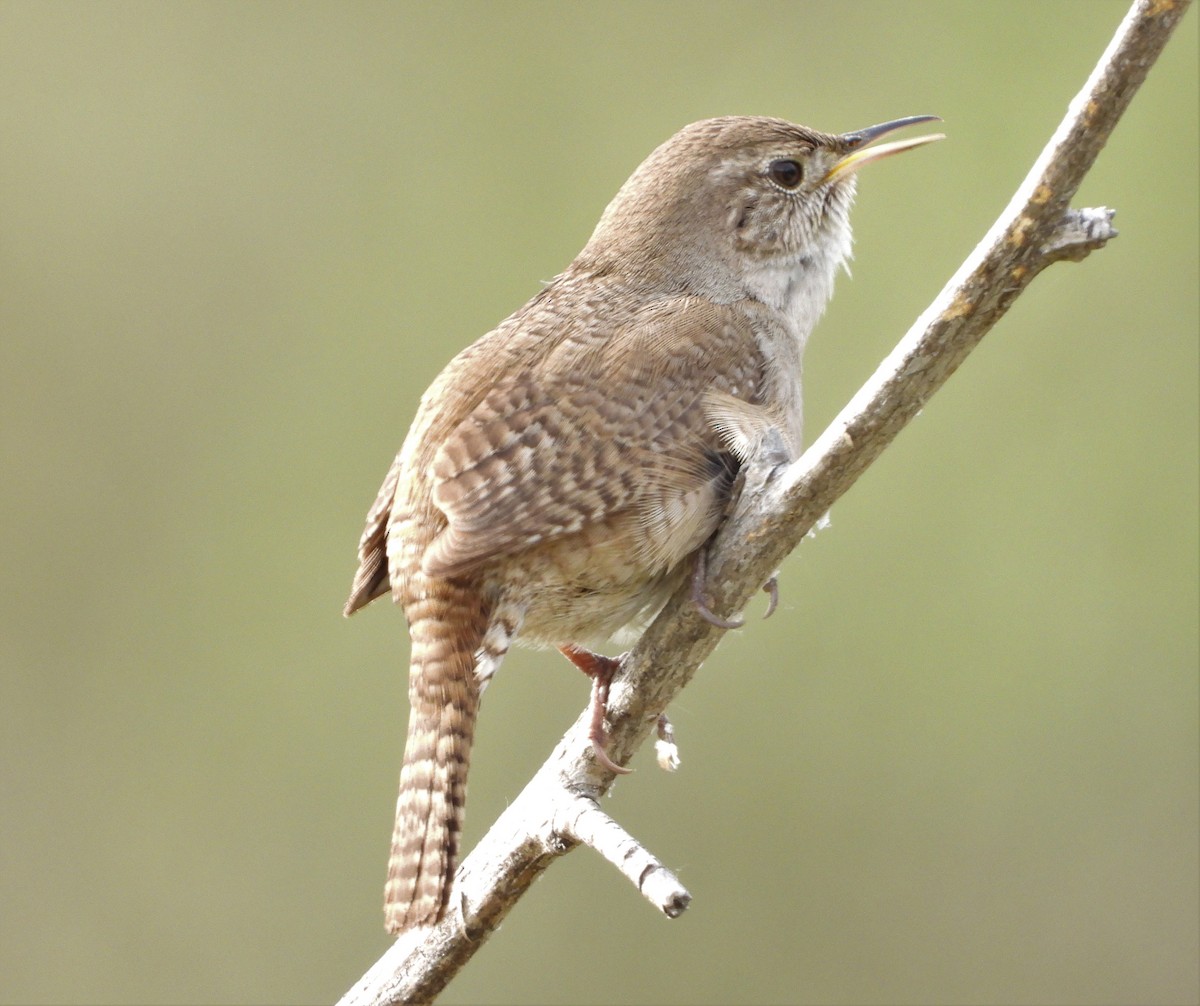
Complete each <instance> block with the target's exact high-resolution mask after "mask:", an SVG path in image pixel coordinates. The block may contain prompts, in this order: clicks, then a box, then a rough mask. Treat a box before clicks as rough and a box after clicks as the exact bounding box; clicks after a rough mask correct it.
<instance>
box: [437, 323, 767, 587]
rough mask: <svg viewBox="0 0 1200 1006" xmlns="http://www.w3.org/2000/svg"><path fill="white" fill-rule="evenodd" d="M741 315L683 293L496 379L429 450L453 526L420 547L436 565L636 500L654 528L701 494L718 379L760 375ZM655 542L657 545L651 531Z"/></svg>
mask: <svg viewBox="0 0 1200 1006" xmlns="http://www.w3.org/2000/svg"><path fill="white" fill-rule="evenodd" d="M761 375H762V363H761V360H760V358H759V355H758V350H757V345H756V342H755V339H754V336H753V332H752V331H751V329H750V325H749V323H748V322H747V321H746V320H745V318H744V316H742V315H741V314H739V313H738V312H736V311H734V310H731V309H729V308H724V307H719V306H717V305H714V304H712V303H711V302H709V301H703V300H695V299H681V300H677V301H672V302H669V303H665V304H661V305H657V306H655V307H653V308H651V309H648V310H646V311H645V312H642V314H641V315H639V316H638V317H637V318H636V319H635V320H634V321H633V322H632V323H631V324H630V325H628V326H626V327H625V328H623V329H622V330H620V331H617V332H613V333H610V335H609V337H608V339H607V340H606V341H605V342H604V343H603V344H601V345H599V346H595V345H592V346H576V345H572V344H571V343H569V342H568V343H566V344H563V345H560V346H559V347H556V348H555V350H554V356H553V358H550V359H547V360H546V361H544V362H543V365H541V366H538V367H535V368H532V369H530V370H529V371H528V372H527V373H524V374H520V375H516V376H514V377H512V378H510V379H509V380H507V381H504V382H503V383H501V384H498V385H497V386H496V387H494V388H493V389H492V390H491V391H490V392H489V393H488V394H487V395H486V396H485V397H484V399H483V401H482V402H480V404H479V405H478V406H477V407H476V408H475V409H474V410H473V411H472V412H471V413H470V415H469V416H468V417H467V418H466V419H465V420H464V421H463V422H462V423H460V424H459V425H458V427H457V428H456V429H455V430H454V431H453V433H452V434H451V435H450V436H449V437H448V438H447V439H446V440H445V441H444V442H443V444H442V445H441V447H440V448H439V449H438V451H437V452H436V454H435V455H434V460H433V465H432V468H431V473H430V474H431V484H432V494H433V501H434V504H435V505H436V506H437V507H438V509H440V510H441V511H442V512H443V513H444V514H445V515H446V518H447V521H448V526H447V528H446V529H445V530H444V531H443V532H442V533H441V534H440V535H439V536H438V537H437V538H436V539H435V540H434V542H433V544H432V546H431V547H430V548H429V549H428V551H427V552H426V553H425V556H424V559H423V561H422V568H423V570H424V572H425V573H426V574H429V575H433V576H452V575H456V574H459V573H462V572H464V571H466V570H468V569H470V568H471V567H473V566H476V565H478V564H479V563H482V562H485V561H487V560H488V559H490V558H493V557H495V556H498V555H503V554H506V553H511V552H515V551H519V550H521V549H524V548H527V547H529V546H532V545H535V544H537V543H539V542H542V541H546V540H549V539H553V538H557V537H560V536H563V535H567V534H571V533H572V532H575V531H579V530H580V529H582V528H583V527H585V526H586V525H589V524H592V523H595V522H599V521H601V520H605V519H607V518H609V517H612V516H614V515H617V514H620V513H622V512H625V511H629V510H637V511H638V512H639V516H640V519H641V522H642V525H643V526H645V527H646V528H647V529H648V531H649V530H653V529H661V528H665V527H668V526H670V525H671V524H673V523H675V522H677V521H678V520H683V521H686V520H688V519H689V516H688V514H687V513H686V512H683V513H681V515H680V516H679V517H674V516H672V514H671V509H672V508H673V507H674V508H681V509H682V510H683V511H686V510H687V508H689V507H693V508H701V507H702V508H704V509H705V512H707V509H708V507H709V506H710V502H709V501H707V500H705V499H704V497H703V493H702V492H700V490H701V489H702V488H703V487H704V486H705V485H706V484H709V483H713V484H715V481H714V458H715V457H716V456H717V455H719V454H721V453H722V452H723V451H724V449H725V448H724V446H723V444H722V438H721V436H720V434H719V433H718V431H717V429H716V428H715V427H714V426H713V425H712V424H711V423H710V422H709V420H708V418H707V415H706V403H707V398H706V396H708V395H709V393H710V392H712V391H717V392H722V393H724V394H726V395H730V396H734V397H736V398H738V399H741V400H742V401H747V400H749V401H753V399H754V397H755V394H756V392H757V391H758V389H759V385H760V384H761V380H762V377H761ZM650 547H652V548H653V545H651V546H650Z"/></svg>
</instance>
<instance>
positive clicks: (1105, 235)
mask: <svg viewBox="0 0 1200 1006" xmlns="http://www.w3.org/2000/svg"><path fill="white" fill-rule="evenodd" d="M1116 212H1117V211H1116V210H1112V209H1109V208H1108V207H1107V206H1097V207H1088V208H1086V209H1082V210H1067V211H1066V212H1065V213H1064V214H1063V215H1062V219H1061V220H1059V222H1058V224H1057V226H1056V227H1055V228H1054V230H1053V231H1052V232H1051V234H1050V237H1049V238H1048V239H1047V240H1046V243H1045V244H1043V245H1042V248H1041V252H1042V255H1043V256H1044V257H1045V259H1046V264H1047V265H1049V264H1050V263H1051V262H1058V261H1061V260H1062V259H1069V260H1070V261H1072V262H1081V261H1083V260H1084V259H1085V258H1087V257H1088V255H1090V254H1091V253H1092V252H1094V251H1095V250H1096V249H1097V248H1103V247H1104V246H1105V245H1106V244H1107V243H1108V242H1109V241H1110V240H1111V239H1112V238H1115V237H1116V236H1117V229H1116V228H1115V227H1113V225H1112V220H1113V217H1114V216H1115V215H1116Z"/></svg>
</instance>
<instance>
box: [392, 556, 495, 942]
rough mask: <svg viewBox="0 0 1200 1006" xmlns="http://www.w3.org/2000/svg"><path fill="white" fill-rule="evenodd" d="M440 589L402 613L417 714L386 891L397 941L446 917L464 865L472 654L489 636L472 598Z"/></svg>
mask: <svg viewBox="0 0 1200 1006" xmlns="http://www.w3.org/2000/svg"><path fill="white" fill-rule="evenodd" d="M433 582H436V583H437V588H438V589H436V590H433V591H429V592H427V593H426V594H425V596H424V597H422V598H421V600H419V601H415V602H413V603H411V604H409V605H408V606H407V607H406V611H405V613H406V615H407V616H408V620H409V632H410V634H411V636H412V664H411V666H410V669H409V680H408V695H409V702H410V704H411V712H410V714H409V719H408V740H407V742H406V744H405V747H404V765H403V767H402V768H401V770H400V795H399V797H398V798H397V800H396V825H395V829H394V831H393V832H392V852H391V856H390V857H389V859H388V877H387V885H386V887H385V888H384V916H385V919H386V924H387V930H388V932H389V933H392V934H393V935H395V934H398V933H401V932H403V931H405V930H406V929H411V928H413V927H414V926H420V925H432V924H433V923H435V922H437V921H438V920H439V919H440V918H441V917H442V915H443V913H444V912H445V909H446V904H447V901H448V899H449V896H450V887H451V884H452V882H453V880H454V871H455V869H456V867H457V864H458V844H459V836H460V834H461V832H462V824H463V813H464V808H465V805H466V798H467V770H468V768H469V767H470V764H471V742H472V740H473V739H474V736H475V717H476V714H477V712H478V710H479V693H480V686H479V683H478V681H477V678H476V674H475V666H474V665H475V655H476V651H477V650H478V649H479V647H480V646H481V645H482V642H483V638H484V633H485V631H486V629H487V613H486V611H485V610H484V609H483V606H482V604H481V603H480V601H479V598H478V595H477V593H476V592H474V591H472V590H469V589H467V588H466V587H465V586H459V585H458V584H456V583H453V582H451V581H445V580H442V581H431V584H430V585H431V586H432V585H433Z"/></svg>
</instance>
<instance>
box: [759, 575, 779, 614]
mask: <svg viewBox="0 0 1200 1006" xmlns="http://www.w3.org/2000/svg"><path fill="white" fill-rule="evenodd" d="M762 589H763V590H765V591H766V592H767V594H768V596H769V598H770V599H769V600H768V601H767V613H766V614H765V615H763V621H764V622H765V621H766V620H767V619H768V618H770V617H771V616H772V615H773V614H775V609H776V608H778V607H779V579H778V578H777V577H775V576H772V577H771V579H769V580H768V581H767V582H766V583H764V584H763V588H762Z"/></svg>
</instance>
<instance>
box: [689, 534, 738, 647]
mask: <svg viewBox="0 0 1200 1006" xmlns="http://www.w3.org/2000/svg"><path fill="white" fill-rule="evenodd" d="M707 567H708V563H707V560H706V559H705V557H704V549H700V551H698V552H697V553H696V566H695V568H694V569H693V570H692V604H694V605H695V606H696V611H697V613H698V614H699V615H700V617H701V618H703V619H704V620H705V621H706V622H708V623H709V624H710V625H715V626H716V627H717V628H718V629H740V628H741V627H742V626H743V625H745V624H746V620H745V619H744V618H722V617H721V616H720V615H717V614H714V613H713V611H712V609H711V608H709V606H708V602H706V601H705V600H704V581H705V572H706V570H707Z"/></svg>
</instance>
